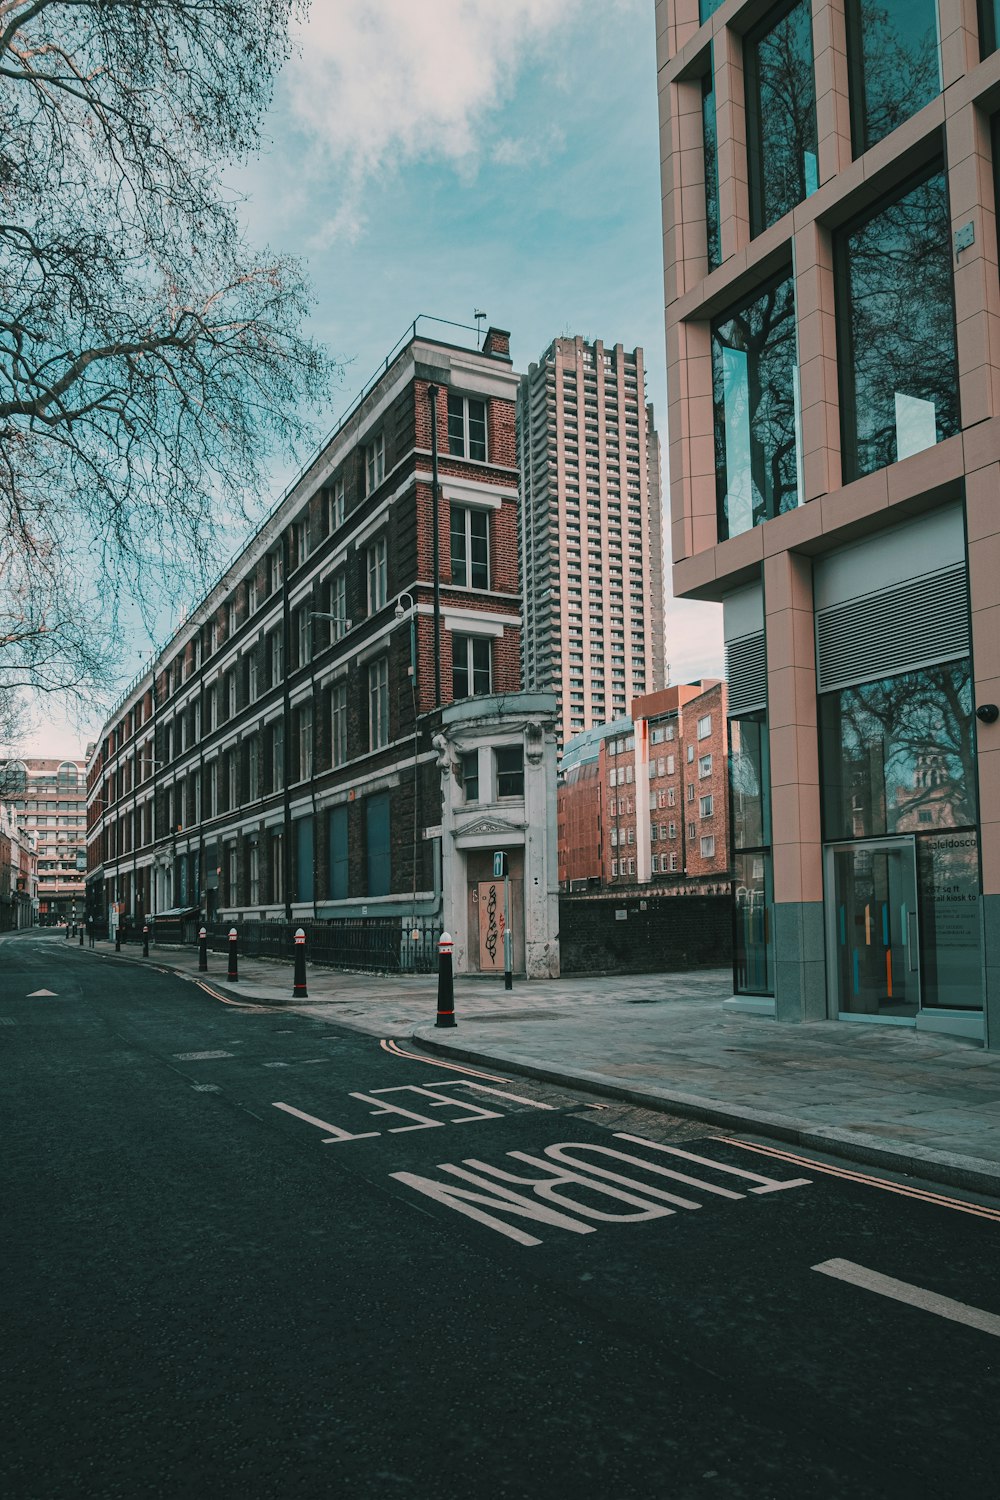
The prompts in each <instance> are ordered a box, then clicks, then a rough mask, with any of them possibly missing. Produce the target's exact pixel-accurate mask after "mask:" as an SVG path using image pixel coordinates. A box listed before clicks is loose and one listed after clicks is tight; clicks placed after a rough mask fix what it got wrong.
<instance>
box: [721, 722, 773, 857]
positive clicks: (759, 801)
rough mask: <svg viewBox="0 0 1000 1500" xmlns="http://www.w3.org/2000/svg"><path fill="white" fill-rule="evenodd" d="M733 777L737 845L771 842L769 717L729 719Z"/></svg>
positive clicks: (743, 847) (750, 845)
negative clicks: (767, 718)
mask: <svg viewBox="0 0 1000 1500" xmlns="http://www.w3.org/2000/svg"><path fill="white" fill-rule="evenodd" d="M729 780H730V784H731V786H732V795H733V847H734V848H735V849H759V848H761V847H762V846H763V845H765V844H769V843H770V842H771V806H770V803H771V775H770V767H769V759H768V745H767V720H766V718H765V716H764V715H763V714H762V713H761V714H756V715H754V717H753V718H746V719H730V720H729Z"/></svg>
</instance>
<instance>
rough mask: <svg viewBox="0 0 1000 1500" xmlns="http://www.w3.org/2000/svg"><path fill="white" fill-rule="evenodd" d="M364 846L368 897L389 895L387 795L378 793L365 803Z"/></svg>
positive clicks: (386, 793)
mask: <svg viewBox="0 0 1000 1500" xmlns="http://www.w3.org/2000/svg"><path fill="white" fill-rule="evenodd" d="M365 845H366V849H367V854H368V895H369V896H388V894H389V883H390V882H389V875H390V859H389V793H388V792H379V793H378V795H377V796H375V797H369V798H368V800H367V802H366V803H365Z"/></svg>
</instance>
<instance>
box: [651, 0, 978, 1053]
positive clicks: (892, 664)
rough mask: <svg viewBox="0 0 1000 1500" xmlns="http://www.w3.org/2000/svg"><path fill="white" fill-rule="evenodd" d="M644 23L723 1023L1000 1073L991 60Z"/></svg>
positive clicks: (748, 28) (885, 16)
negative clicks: (838, 1038) (722, 944)
mask: <svg viewBox="0 0 1000 1500" xmlns="http://www.w3.org/2000/svg"><path fill="white" fill-rule="evenodd" d="M994 9H995V7H994V6H993V5H991V4H989V3H986V4H983V5H980V6H979V7H978V8H977V6H976V5H975V4H974V3H972V0H962V3H959V0H937V3H936V4H935V0H912V3H908V4H906V5H905V6H904V5H903V4H902V3H901V0H889V3H887V4H884V5H880V6H878V7H867V6H861V5H859V4H857V3H856V0H814V3H812V4H811V5H809V4H806V3H805V0H797V3H794V4H776V5H772V6H765V5H762V4H761V3H759V0H756V3H754V0H751V3H745V0H723V3H721V4H712V3H711V0H701V4H700V6H699V0H658V4H657V46H658V68H659V89H660V116H661V126H662V130H661V139H662V142H663V159H662V173H663V194H664V266H665V294H666V295H665V301H666V322H667V355H668V398H669V435H670V452H669V457H670V475H671V517H672V553H673V559H674V579H673V582H674V591H675V593H676V594H678V595H680V596H683V597H689V598H701V599H712V600H717V601H721V602H722V604H723V606H724V616H725V634H726V649H727V661H728V676H729V716H730V747H731V748H730V798H731V811H732V838H733V851H732V857H733V865H734V870H735V926H736V964H735V974H734V979H735V985H734V988H735V991H736V997H737V998H736V1001H735V1003H737V1004H741V1005H747V1006H752V1007H754V1008H757V1009H761V1010H770V1011H773V1013H774V1014H775V1015H776V1016H777V1018H778V1019H779V1020H792V1021H794V1020H806V1019H817V1018H823V1017H831V1018H839V1019H842V1020H845V1021H868V1022H870V1021H879V1022H883V1023H885V1024H890V1025H909V1026H917V1027H920V1028H929V1029H933V1030H941V1031H952V1032H957V1033H960V1034H964V1035H966V1036H969V1037H974V1038H983V1039H984V1041H985V1042H986V1044H987V1045H990V1046H994V1047H998V1046H1000V810H998V809H1000V722H998V721H1000V714H998V711H997V705H998V704H1000V275H998V249H997V181H998V169H1000V150H998V149H997V148H998V144H1000V134H998V131H997V129H996V128H995V124H996V120H997V118H998V116H1000V53H998V51H997V41H998V33H997V26H996V17H995V15H994Z"/></svg>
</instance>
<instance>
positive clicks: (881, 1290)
mask: <svg viewBox="0 0 1000 1500" xmlns="http://www.w3.org/2000/svg"><path fill="white" fill-rule="evenodd" d="M813 1270H814V1271H821V1272H822V1273H823V1275H824V1276H834V1277H836V1279H837V1280H838V1281H848V1282H850V1283H851V1284H852V1285H853V1286H860V1287H863V1288H864V1290H865V1291H867V1292H877V1293H878V1294H879V1296H880V1297H891V1298H892V1299H893V1300H894V1301H895V1302H906V1303H908V1304H909V1306H910V1307H919V1308H920V1309H921V1310H922V1311H923V1312H929V1313H936V1314H937V1316H938V1317H939V1318H950V1319H951V1321H952V1322H953V1323H964V1324H965V1326H966V1327H967V1328H978V1329H979V1331H980V1332H981V1333H991V1334H992V1335H993V1337H994V1338H1000V1317H998V1316H997V1314H996V1313H991V1312H983V1310H982V1308H979V1307H969V1305H968V1304H967V1303H965V1302H956V1301H955V1299H954V1298H953V1297H942V1296H941V1295H940V1293H939V1292H929V1291H927V1290H926V1288H924V1287H922V1286H912V1285H911V1284H910V1282H908V1281H897V1280H896V1278H895V1276H883V1275H882V1273H881V1271H870V1270H869V1269H868V1268H867V1266H858V1265H855V1263H854V1261H852V1260H840V1259H839V1258H834V1259H833V1260H824V1261H822V1262H821V1263H820V1264H819V1265H818V1266H813Z"/></svg>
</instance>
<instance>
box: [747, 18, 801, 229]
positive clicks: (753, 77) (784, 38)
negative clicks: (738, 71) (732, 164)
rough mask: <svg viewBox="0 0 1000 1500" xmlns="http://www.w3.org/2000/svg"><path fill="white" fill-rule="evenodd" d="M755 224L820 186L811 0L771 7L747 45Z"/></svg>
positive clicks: (765, 222) (760, 224)
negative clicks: (777, 8)
mask: <svg viewBox="0 0 1000 1500" xmlns="http://www.w3.org/2000/svg"><path fill="white" fill-rule="evenodd" d="M743 58H744V71H745V75H746V100H747V157H748V168H749V175H750V227H751V232H752V233H753V234H760V233H761V231H762V230H764V229H766V228H767V226H768V225H769V224H773V223H774V222H775V220H776V219H780V218H781V217H782V215H783V214H787V213H788V212H789V210H790V209H793V208H794V207H795V205H796V203H801V202H802V199H803V198H807V197H808V196H809V194H810V193H814V192H815V191H816V189H817V188H818V187H819V166H818V160H817V155H816V80H815V76H814V74H813V47H812V13H811V9H810V4H809V0H795V3H794V4H792V5H790V6H787V7H786V8H785V9H784V10H783V11H782V12H781V13H780V14H779V16H778V19H777V20H775V19H774V17H773V14H772V15H770V16H768V18H767V20H766V21H764V22H763V23H762V25H761V26H759V27H757V28H756V30H754V31H752V32H750V33H749V34H748V35H747V37H746V40H745V42H744V44H743Z"/></svg>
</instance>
